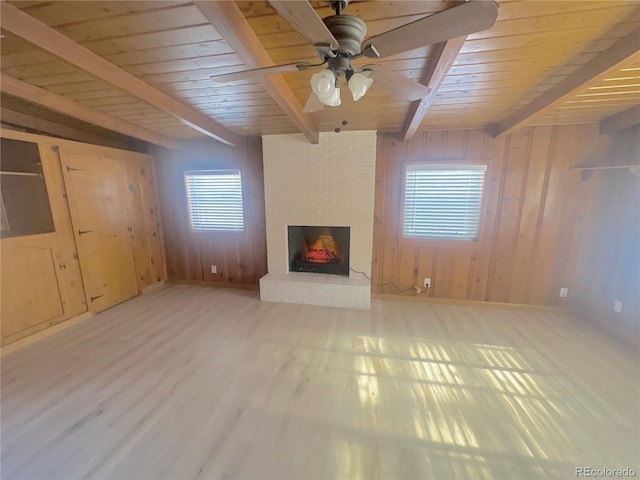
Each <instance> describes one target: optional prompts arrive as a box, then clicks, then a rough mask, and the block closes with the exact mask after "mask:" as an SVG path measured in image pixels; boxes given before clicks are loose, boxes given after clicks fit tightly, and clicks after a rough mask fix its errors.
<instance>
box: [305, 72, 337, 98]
mask: <svg viewBox="0 0 640 480" xmlns="http://www.w3.org/2000/svg"><path fill="white" fill-rule="evenodd" d="M311 89H312V90H313V91H314V93H315V94H316V95H318V97H320V98H322V97H330V96H331V95H333V91H334V90H335V89H336V76H335V74H334V73H333V72H332V71H331V70H322V71H321V72H318V73H314V74H313V76H312V77H311Z"/></svg>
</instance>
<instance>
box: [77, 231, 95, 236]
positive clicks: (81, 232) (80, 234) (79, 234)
mask: <svg viewBox="0 0 640 480" xmlns="http://www.w3.org/2000/svg"><path fill="white" fill-rule="evenodd" d="M91 232H93V230H78V236H80V237H81V236H82V235H84V234H85V233H91Z"/></svg>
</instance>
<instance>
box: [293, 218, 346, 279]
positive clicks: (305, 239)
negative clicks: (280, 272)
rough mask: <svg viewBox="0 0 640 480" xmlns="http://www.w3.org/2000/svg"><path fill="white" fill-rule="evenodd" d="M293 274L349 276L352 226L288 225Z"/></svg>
mask: <svg viewBox="0 0 640 480" xmlns="http://www.w3.org/2000/svg"><path fill="white" fill-rule="evenodd" d="M288 241H289V242H288V243H289V245H288V246H289V271H290V272H314V273H332V274H335V275H343V276H349V241H350V228H349V227H328V226H302V225H289V226H288Z"/></svg>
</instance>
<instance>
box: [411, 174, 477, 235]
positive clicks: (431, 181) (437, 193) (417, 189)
mask: <svg viewBox="0 0 640 480" xmlns="http://www.w3.org/2000/svg"><path fill="white" fill-rule="evenodd" d="M486 170H487V166H486V165H455V166H442V165H428V166H427V165H410V166H408V167H407V169H406V176H405V194H404V222H403V234H404V236H405V237H428V238H443V239H446V238H450V239H460V240H476V239H477V238H478V226H479V224H480V208H481V206H482V190H483V187H484V174H485V172H486Z"/></svg>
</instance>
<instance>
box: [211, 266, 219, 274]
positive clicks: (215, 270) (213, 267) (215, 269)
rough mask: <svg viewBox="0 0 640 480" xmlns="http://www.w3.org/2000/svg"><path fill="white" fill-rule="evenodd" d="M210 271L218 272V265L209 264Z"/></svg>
mask: <svg viewBox="0 0 640 480" xmlns="http://www.w3.org/2000/svg"><path fill="white" fill-rule="evenodd" d="M211 273H218V267H216V266H215V265H211Z"/></svg>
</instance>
